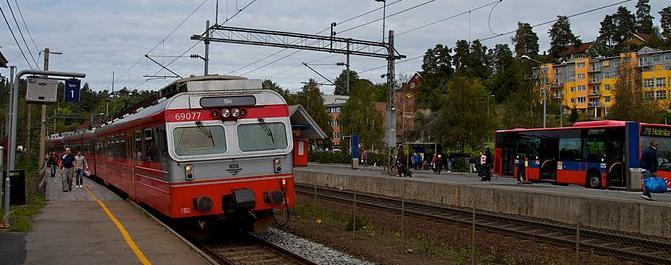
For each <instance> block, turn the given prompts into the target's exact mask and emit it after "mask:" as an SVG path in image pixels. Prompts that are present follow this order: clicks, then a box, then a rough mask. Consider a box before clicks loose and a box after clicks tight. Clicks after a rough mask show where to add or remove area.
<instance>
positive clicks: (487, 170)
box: [480, 147, 493, 181]
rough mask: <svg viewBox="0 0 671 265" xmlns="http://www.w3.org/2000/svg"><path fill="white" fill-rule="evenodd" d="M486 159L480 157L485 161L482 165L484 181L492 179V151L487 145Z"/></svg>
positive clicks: (484, 155)
mask: <svg viewBox="0 0 671 265" xmlns="http://www.w3.org/2000/svg"><path fill="white" fill-rule="evenodd" d="M483 157H484V159H482V158H481V159H480V160H481V162H484V165H483V166H482V171H483V172H482V179H481V180H482V181H491V180H492V161H493V159H492V152H490V151H489V147H485V153H484V154H483Z"/></svg>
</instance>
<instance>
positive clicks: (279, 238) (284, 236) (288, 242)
mask: <svg viewBox="0 0 671 265" xmlns="http://www.w3.org/2000/svg"><path fill="white" fill-rule="evenodd" d="M259 237H261V238H262V239H263V240H266V241H268V242H270V243H273V244H275V245H277V246H280V247H282V248H284V249H286V250H289V251H291V252H293V253H296V254H298V255H301V256H303V257H305V258H307V259H309V260H311V261H313V262H315V263H317V264H333V265H336V264H359V265H372V264H374V263H371V262H368V261H362V260H359V259H356V258H353V257H352V256H350V255H347V254H345V253H343V252H340V251H337V250H334V249H332V248H330V247H327V246H324V245H322V244H319V243H315V242H312V241H310V240H307V239H305V238H302V237H298V236H295V235H293V234H290V233H287V232H284V231H282V230H278V229H275V228H269V229H268V230H267V231H266V232H265V233H263V234H262V235H259Z"/></svg>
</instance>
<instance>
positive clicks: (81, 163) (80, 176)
mask: <svg viewBox="0 0 671 265" xmlns="http://www.w3.org/2000/svg"><path fill="white" fill-rule="evenodd" d="M88 168H89V164H88V163H87V162H86V157H85V156H84V155H82V152H81V151H77V156H75V187H76V188H80V189H81V188H83V187H84V170H88Z"/></svg>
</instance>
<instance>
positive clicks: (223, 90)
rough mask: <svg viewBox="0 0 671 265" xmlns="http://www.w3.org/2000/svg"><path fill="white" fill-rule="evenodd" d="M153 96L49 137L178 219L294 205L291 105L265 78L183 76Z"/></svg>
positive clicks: (51, 145)
mask: <svg viewBox="0 0 671 265" xmlns="http://www.w3.org/2000/svg"><path fill="white" fill-rule="evenodd" d="M159 97H160V99H158V100H157V101H155V102H153V104H150V105H149V106H147V107H145V108H139V109H137V110H136V111H135V112H133V113H129V114H126V115H124V116H123V117H121V118H118V119H116V120H114V121H112V122H110V123H109V124H106V125H103V126H101V127H99V128H94V129H93V130H90V131H86V132H77V133H62V134H60V135H58V136H52V137H51V138H50V139H49V140H48V149H49V151H54V152H62V151H63V149H64V148H65V147H70V148H72V149H73V150H75V151H78V150H81V151H82V152H83V153H84V154H85V155H86V156H87V160H88V162H89V171H90V172H91V175H94V176H96V177H97V178H99V179H101V180H102V181H103V182H104V183H105V184H108V185H111V186H114V187H115V188H117V189H118V190H120V191H122V192H123V193H125V194H127V195H128V197H129V198H130V199H131V200H134V201H137V202H139V203H141V204H144V205H147V206H149V207H151V208H153V209H154V210H156V211H158V212H160V213H161V214H163V215H165V216H167V217H170V218H172V219H182V220H189V221H191V220H195V221H198V222H200V224H201V225H202V224H204V223H205V222H208V221H218V220H221V219H225V218H230V217H233V216H235V217H236V218H243V219H244V220H246V221H248V222H247V224H259V223H269V222H270V220H272V215H273V210H275V209H283V208H290V207H293V205H294V198H295V194H294V183H293V169H292V161H291V159H292V157H291V155H292V148H293V140H292V134H291V123H290V121H289V110H288V106H287V103H286V101H285V100H284V99H283V98H282V96H280V95H279V94H278V93H276V92H274V91H271V90H265V89H262V87H261V82H260V81H259V80H248V79H244V78H240V77H231V76H205V77H192V78H186V79H180V80H178V81H175V82H173V83H171V84H170V85H168V86H166V87H165V88H163V89H161V90H160V91H159Z"/></svg>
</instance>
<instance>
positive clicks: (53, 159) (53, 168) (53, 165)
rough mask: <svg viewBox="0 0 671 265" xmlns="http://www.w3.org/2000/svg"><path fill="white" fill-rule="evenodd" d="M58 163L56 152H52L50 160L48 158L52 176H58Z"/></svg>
mask: <svg viewBox="0 0 671 265" xmlns="http://www.w3.org/2000/svg"><path fill="white" fill-rule="evenodd" d="M57 164H58V163H56V153H54V152H51V154H50V155H49V160H47V165H48V166H49V168H50V169H51V177H52V178H55V177H56V165H57Z"/></svg>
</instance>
